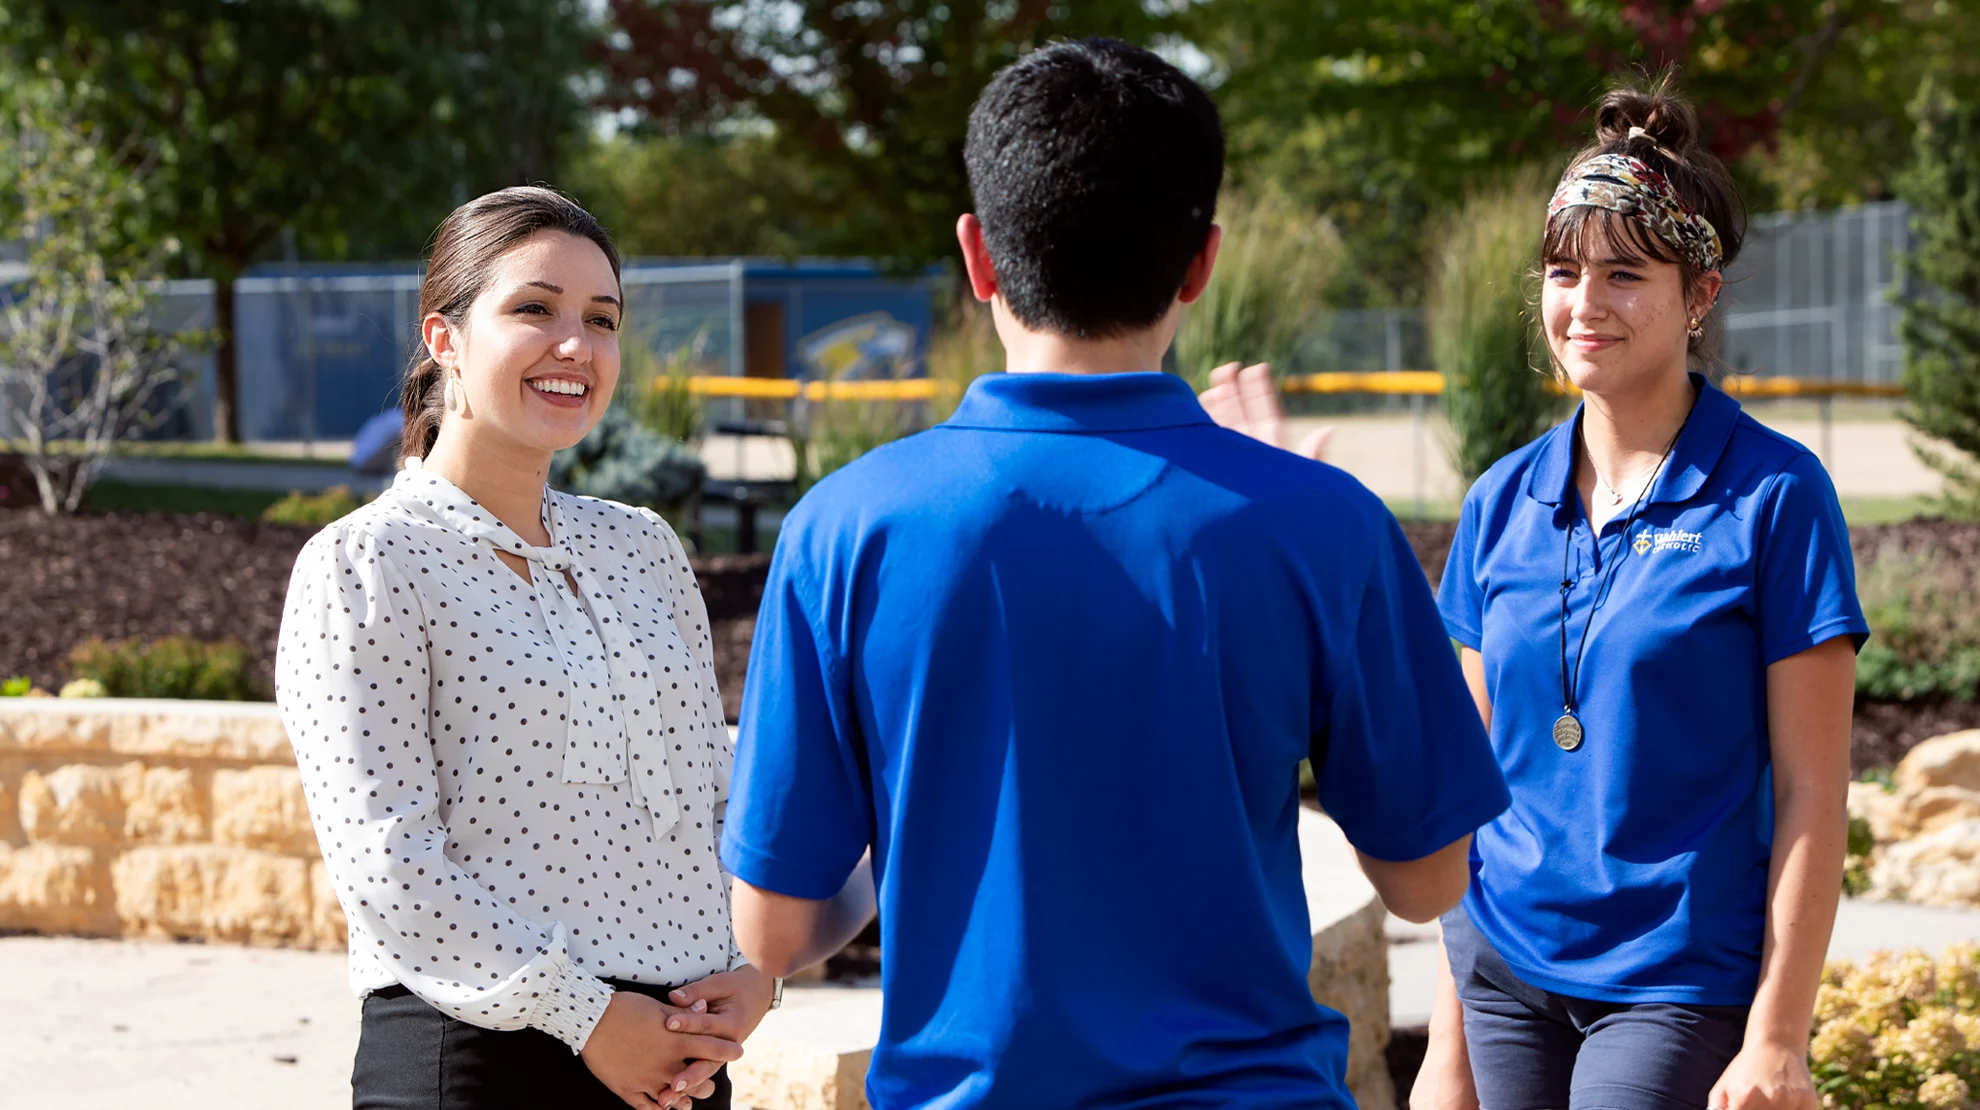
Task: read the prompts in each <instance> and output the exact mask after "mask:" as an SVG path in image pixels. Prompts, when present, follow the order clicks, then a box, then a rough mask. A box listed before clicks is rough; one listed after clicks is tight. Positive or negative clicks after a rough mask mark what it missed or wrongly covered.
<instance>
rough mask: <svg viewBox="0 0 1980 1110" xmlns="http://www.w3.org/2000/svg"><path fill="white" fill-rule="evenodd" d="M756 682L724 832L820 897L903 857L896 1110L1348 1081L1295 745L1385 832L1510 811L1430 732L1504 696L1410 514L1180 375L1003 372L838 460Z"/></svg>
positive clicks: (885, 1064)
mask: <svg viewBox="0 0 1980 1110" xmlns="http://www.w3.org/2000/svg"><path fill="white" fill-rule="evenodd" d="M751 674H752V681H751V685H750V689H749V693H748V696H747V699H746V702H745V705H744V709H743V736H742V740H741V753H742V758H741V761H740V763H739V767H738V778H737V782H736V795H737V796H738V797H739V798H742V799H746V800H748V803H749V804H747V805H744V806H742V807H740V808H739V811H738V812H736V813H733V814H732V816H731V821H732V824H731V827H730V830H729V832H730V835H729V843H728V850H727V851H726V852H725V858H726V859H727V860H728V861H729V862H730V865H731V867H732V868H733V869H734V870H735V872H736V874H737V875H738V876H739V877H741V878H743V879H744V880H745V881H747V882H750V883H752V884H756V885H759V886H766V885H767V886H768V887H770V888H771V889H776V890H780V891H783V892H785V893H789V894H794V895H797V896H799V897H812V898H822V897H827V896H829V895H831V894H832V893H833V891H835V890H836V889H837V886H838V883H839V882H841V881H843V879H844V876H845V874H846V872H847V871H848V870H850V868H851V865H852V863H853V862H854V861H856V860H857V858H858V856H859V854H860V853H861V851H863V850H864V849H865V847H866V845H867V844H868V843H869V842H870V843H871V844H872V845H874V864H875V874H876V878H877V880H878V883H879V897H880V907H881V910H880V916H881V922H882V941H883V945H882V956H881V962H882V974H883V979H884V986H885V988H886V1012H885V1019H884V1024H883V1029H882V1035H881V1043H880V1045H879V1046H878V1048H877V1050H876V1052H875V1057H874V1063H873V1070H872V1078H871V1080H870V1089H871V1094H872V1098H873V1101H874V1103H875V1105H876V1106H880V1107H884V1108H889V1110H891V1108H894V1107H906V1106H943V1107H949V1106H956V1107H962V1106H969V1107H1026V1108H1031V1107H1042V1106H1074V1105H1077V1106H1119V1107H1128V1106H1150V1107H1153V1106H1164V1107H1171V1106H1192V1105H1202V1106H1224V1105H1230V1104H1232V1103H1233V1102H1234V1101H1239V1102H1242V1104H1244V1105H1246V1106H1302V1107H1311V1106H1316V1105H1319V1106H1324V1105H1329V1104H1338V1105H1349V1104H1350V1103H1349V1101H1348V1099H1347V1096H1346V1093H1345V1091H1344V1090H1342V1089H1341V1088H1340V1087H1339V1086H1338V1084H1339V1077H1340V1076H1341V1074H1342V1071H1343V1066H1342V1059H1343V1057H1344V1056H1345V1053H1346V1046H1347V1030H1346V1025H1345V1023H1344V1022H1343V1021H1342V1020H1341V1018H1340V1017H1339V1016H1338V1015H1336V1014H1334V1013H1332V1012H1331V1011H1327V1010H1323V1009H1322V1008H1320V1007H1319V1006H1317V1005H1316V1004H1315V1003H1314V1002H1313V1001H1312V999H1311V997H1310V996H1309V995H1308V994H1307V991H1306V971H1307V962H1308V958H1309V944H1310V940H1309V933H1308V923H1307V919H1306V913H1305V902H1304V898H1303V893H1302V890H1301V887H1300V866H1299V851H1298V844H1297V839H1296V832H1295V826H1296V818H1297V807H1298V804H1299V799H1298V793H1297V791H1298V774H1297V767H1298V762H1299V760H1301V759H1303V758H1306V757H1307V756H1308V755H1309V753H1312V754H1313V755H1314V756H1315V757H1316V761H1317V765H1318V766H1319V768H1320V776H1319V777H1320V780H1321V783H1322V800H1323V802H1324V803H1325V804H1326V806H1327V808H1328V809H1329V811H1330V812H1331V813H1333V814H1334V815H1335V816H1336V818H1337V819H1339V820H1340V821H1341V823H1342V825H1343V827H1344V828H1345V829H1346V830H1347V831H1348V834H1349V836H1350V839H1352V840H1353V841H1354V842H1355V844H1356V846H1357V847H1359V848H1361V849H1362V850H1363V851H1365V852H1368V853H1369V854H1370V855H1374V856H1377V857H1378V858H1384V859H1413V858H1417V857H1419V856H1423V855H1427V854H1428V853H1429V852H1431V851H1434V850H1435V849H1437V848H1440V847H1442V846H1443V845H1445V844H1447V843H1449V842H1451V841H1453V840H1455V839H1458V838H1460V837H1462V836H1463V835H1464V834H1465V833H1468V832H1469V831H1470V830H1471V829H1472V828H1473V827H1475V826H1476V825H1477V824H1479V823H1481V822H1482V821H1483V820H1486V819H1489V818H1490V817H1491V816H1492V815H1493V814H1495V813H1496V812H1497V808H1498V806H1499V805H1502V804H1503V803H1502V801H1500V802H1498V803H1497V804H1496V805H1495V803H1494V795H1493V792H1492V791H1491V790H1489V789H1488V790H1482V791H1480V790H1476V789H1475V785H1476V783H1478V782H1479V781H1480V776H1481V775H1483V776H1485V777H1487V778H1488V779H1489V780H1495V779H1496V770H1495V769H1493V768H1491V766H1490V764H1489V752H1488V751H1486V749H1485V748H1484V745H1483V744H1482V743H1478V744H1471V745H1463V746H1458V747H1456V748H1453V749H1452V750H1453V751H1455V752H1456V753H1457V754H1458V755H1459V756H1460V757H1461V758H1458V759H1455V760H1441V759H1439V760H1433V759H1432V758H1430V756H1431V753H1432V751H1433V750H1435V751H1436V752H1438V754H1439V755H1440V756H1441V754H1442V751H1443V749H1442V746H1441V742H1442V741H1443V740H1445V739H1448V738H1450V737H1451V736H1453V735H1457V736H1468V735H1470V734H1472V733H1476V732H1477V730H1478V722H1477V718H1476V715H1475V713H1474V712H1473V711H1472V709H1471V705H1470V702H1469V700H1468V698H1467V697H1466V696H1465V693H1464V690H1463V687H1462V685H1461V681H1460V679H1459V677H1458V674H1457V670H1456V667H1455V664H1454V662H1453V660H1452V657H1451V654H1450V650H1449V647H1448V645H1447V644H1446V642H1445V641H1444V638H1443V634H1442V632H1441V624H1440V623H1439V622H1438V620H1437V617H1436V614H1435V610H1434V607H1433V605H1432V602H1431V599H1430V594H1429V590H1428V587H1427V584H1426V583H1425V582H1424V580H1423V577H1422V574H1421V572H1420V570H1418V569H1417V567H1416V566H1415V563H1414V560H1413V558H1412V557H1411V556H1410V554H1409V551H1408V549H1407V546H1406V545H1405V544H1403V542H1402V540H1401V536H1400V532H1399V531H1398V530H1397V528H1396V526H1395V524H1394V521H1393V519H1391V518H1390V517H1389V515H1388V514H1387V512H1386V510H1384V509H1383V508H1382V506H1381V504H1380V502H1379V501H1377V500H1375V499H1374V498H1373V497H1372V496H1371V495H1370V494H1368V493H1367V492H1366V491H1365V490H1364V489H1362V488H1361V487H1360V486H1359V485H1358V484H1356V483H1355V482H1354V481H1353V480H1352V479H1350V478H1348V477H1347V476H1345V475H1343V474H1341V473H1340V472H1339V471H1335V470H1333V469H1331V468H1328V467H1325V466H1322V465H1320V464H1317V463H1312V462H1309V461H1306V460H1302V459H1299V458H1297V457H1295V456H1293V455H1291V454H1288V453H1285V452H1280V451H1276V450H1274V449H1271V448H1268V447H1264V446H1262V445H1259V444H1257V443H1254V442H1252V441H1249V440H1246V439H1244V438H1243V437H1241V436H1239V435H1237V434H1235V433H1232V432H1228V431H1225V430H1222V429H1219V428H1217V427H1215V426H1214V425H1213V424H1212V423H1211V422H1210V420H1209V419H1208V417H1207V416H1205V415H1204V413H1203V411H1202V409H1201V407H1200V406H1199V405H1198V404H1197V403H1196V400H1195V398H1194V397H1193V396H1192V395H1191V394H1190V392H1189V390H1188V388H1187V386H1186V385H1184V384H1183V383H1182V382H1181V381H1180V380H1178V379H1175V378H1171V377H1167V376H1164V375H1159V374H1125V375H1106V376H1099V377H1077V376H1066V375H1052V374H1025V375H1000V376H993V377H991V378H986V379H983V380H980V381H979V382H978V383H977V384H976V385H975V386H974V387H973V388H972V390H971V392H970V395H969V396H968V397H967V398H966V399H965V402H964V404H963V406H962V407H961V408H960V409H959V410H958V412H957V413H956V415H955V417H954V418H952V419H951V420H950V421H949V422H948V423H946V424H944V425H942V426H941V427H939V428H937V429H934V430H932V431H930V432H928V433H925V434H923V435H920V436H916V437H913V438H911V439H909V440H906V441H904V442H901V443H898V444H895V445H892V446H890V447H887V448H883V449H882V450H880V451H877V452H875V453H874V454H872V455H870V456H868V457H867V458H865V459H863V460H861V461H860V462H858V463H855V464H854V465H853V466H851V467H848V468H846V469H845V470H843V471H841V472H840V473H838V474H836V475H834V476H833V477H832V478H830V479H828V480H827V481H826V482H825V483H823V484H821V485H820V486H819V487H818V488H817V489H816V490H815V491H813V493H812V494H811V495H810V496H808V497H807V498H806V499H805V501H804V502H803V503H802V504H801V505H800V506H799V507H798V508H797V509H796V510H795V511H794V512H793V513H792V514H791V516H790V517H789V518H788V519H787V520H786V523H785V532H784V534H783V536H782V537H781V538H780V541H779V546H778V555H777V560H776V564H775V566H774V568H773V570H772V575H771V581H770V584H769V586H768V588H767V590H766V595H765V603H764V610H763V615H762V617H761V618H760V620H759V624H758V630H757V643H756V647H755V651H754V654H753V657H752V660H751ZM1467 730H1469V731H1468V732H1467ZM1481 760H1482V761H1483V766H1482V767H1481V766H1479V765H1478V764H1479V762H1480V761H1481ZM771 799H774V801H771Z"/></svg>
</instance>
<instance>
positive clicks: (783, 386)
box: [687, 370, 1904, 401]
mask: <svg viewBox="0 0 1980 1110" xmlns="http://www.w3.org/2000/svg"><path fill="white" fill-rule="evenodd" d="M1720 385H1721V387H1722V388H1723V389H1725V391H1726V392H1727V393H1731V394H1733V395H1734V396H1738V397H1765V398H1790V397H1811V398H1818V399H1828V398H1834V397H1902V396H1904V389H1903V387H1902V386H1897V385H1887V384H1884V383H1880V382H1825V381H1809V380H1806V379H1803V378H1754V377H1737V376H1735V377H1729V378H1727V379H1725V381H1723V382H1721V383H1720ZM687 387H688V392H690V393H692V394H694V395H696V396H698V397H750V398H762V399H767V400H791V399H793V398H796V397H797V396H799V395H800V394H802V395H803V396H804V398H805V399H806V400H808V401H826V400H831V401H927V400H930V399H932V398H934V397H937V396H940V395H948V396H954V395H955V394H956V392H957V390H958V386H957V385H956V384H955V383H954V382H949V381H941V380H937V379H933V378H905V379H901V380H889V379H882V380H877V381H854V382H818V381H812V382H800V381H796V380H793V379H790V378H728V377H693V378H689V379H688V380H687ZM1279 388H1280V389H1281V390H1283V391H1285V392H1287V393H1312V394H1322V393H1335V394H1338V393H1388V394H1404V395H1414V396H1429V395H1434V394H1438V393H1442V392H1443V391H1444V376H1443V375H1442V374H1439V373H1437V372H1436V371H1434V370H1395V371H1376V372H1374V373H1325V374H1294V375H1290V376H1288V377H1285V378H1281V379H1280V380H1279Z"/></svg>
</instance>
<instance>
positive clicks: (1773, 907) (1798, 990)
mask: <svg viewBox="0 0 1980 1110" xmlns="http://www.w3.org/2000/svg"><path fill="white" fill-rule="evenodd" d="M1847 823H1848V814H1847V810H1846V809H1845V806H1844V793H1843V790H1842V788H1841V787H1840V786H1839V785H1838V786H1837V787H1835V788H1833V789H1831V788H1829V787H1828V784H1819V785H1818V784H1812V783H1808V784H1802V785H1801V787H1800V788H1797V789H1789V790H1784V791H1782V792H1781V793H1780V795H1779V801H1778V802H1777V804H1776V809H1775V820H1774V851H1773V858H1772V861H1771V863H1770V864H1769V866H1768V868H1767V932H1766V939H1765V942H1764V946H1763V949H1762V954H1761V959H1760V989H1759V991H1758V993H1757V994H1756V995H1755V996H1754V999H1753V1010H1752V1013H1751V1014H1750V1015H1749V1016H1748V1018H1747V1024H1746V1037H1747V1040H1748V1041H1749V1042H1753V1041H1756V1040H1766V1041H1769V1042H1771V1043H1774V1044H1780V1045H1805V1044H1806V1043H1807V1041H1808V1032H1809V1022H1810V1020H1811V1017H1812V1015H1813V1013H1814V1010H1815V991H1816V988H1817V986H1818V985H1819V984H1820V982H1821V978H1822V962H1823V960H1824V959H1826V958H1827V955H1828V950H1829V934H1830V932H1831V931H1832V930H1833V929H1834V927H1835V923H1836V903H1837V901H1838V900H1839V899H1840V898H1841V895H1842V875H1843V849H1844V843H1845V839H1846V834H1847V828H1848V825H1847Z"/></svg>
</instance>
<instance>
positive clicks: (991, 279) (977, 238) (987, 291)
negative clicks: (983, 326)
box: [956, 212, 997, 304]
mask: <svg viewBox="0 0 1980 1110" xmlns="http://www.w3.org/2000/svg"><path fill="white" fill-rule="evenodd" d="M956 242H958V243H960V244H962V256H963V270H964V271H965V272H966V273H968V274H969V291H970V292H971V293H972V294H974V295H975V297H976V299H977V300H979V301H983V302H984V303H986V304H987V303H989V302H990V301H991V300H994V299H995V298H996V296H997V271H996V270H995V269H994V268H993V267H992V266H991V265H990V248H989V247H986V246H984V245H983V223H982V221H980V220H978V219H977V218H976V214H975V213H973V212H965V213H963V214H962V216H961V217H959V218H958V219H957V220H956Z"/></svg>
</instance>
